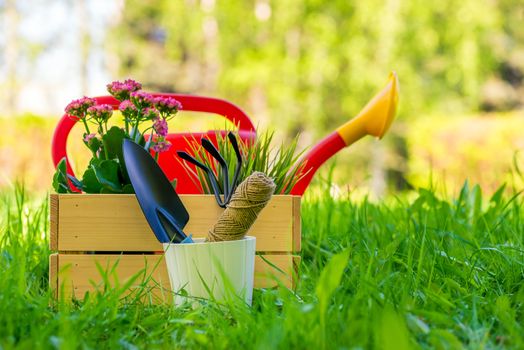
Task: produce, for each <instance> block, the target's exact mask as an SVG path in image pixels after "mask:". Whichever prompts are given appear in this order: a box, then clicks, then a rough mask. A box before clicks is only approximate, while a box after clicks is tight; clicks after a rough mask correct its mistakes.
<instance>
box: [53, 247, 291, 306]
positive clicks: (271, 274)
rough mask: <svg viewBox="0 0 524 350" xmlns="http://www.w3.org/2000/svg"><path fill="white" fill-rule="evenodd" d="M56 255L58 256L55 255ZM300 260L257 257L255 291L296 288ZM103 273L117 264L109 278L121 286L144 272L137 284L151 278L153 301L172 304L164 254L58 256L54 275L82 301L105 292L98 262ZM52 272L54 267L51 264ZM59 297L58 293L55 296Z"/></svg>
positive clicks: (62, 292)
mask: <svg viewBox="0 0 524 350" xmlns="http://www.w3.org/2000/svg"><path fill="white" fill-rule="evenodd" d="M55 255H56V254H55ZM299 261H300V257H299V256H296V255H289V254H274V255H263V256H258V255H257V256H256V257H255V281H254V286H255V288H271V287H274V286H276V285H277V284H282V285H284V286H286V287H288V288H292V287H293V281H294V280H295V279H294V276H295V273H296V268H295V267H296V264H297V263H298V262H299ZM96 262H98V265H99V266H100V267H102V269H103V270H104V271H106V270H107V271H110V270H111V268H112V267H113V266H114V264H115V263H118V266H117V268H116V269H115V275H112V276H110V279H109V280H110V281H111V283H114V281H115V280H118V281H119V284H120V285H122V284H124V283H125V282H126V280H127V279H129V278H130V277H132V276H134V275H135V274H137V273H138V272H139V271H141V270H144V269H145V267H146V266H147V270H144V274H143V275H141V277H140V278H138V279H137V283H136V284H137V285H139V284H140V281H143V278H144V277H147V276H151V280H150V282H149V284H148V287H150V288H151V297H152V299H151V300H152V301H154V302H157V303H159V302H160V303H161V302H171V295H170V283H169V276H168V273H167V266H166V264H165V261H164V259H163V255H161V254H158V255H102V254H101V255H88V254H58V255H57V256H56V261H55V266H56V268H55V271H56V272H55V274H54V275H55V276H56V274H57V276H58V278H57V280H56V283H55V284H54V286H55V287H56V286H57V287H56V290H57V291H58V290H60V295H64V296H65V297H66V298H69V297H71V296H73V295H74V296H75V297H76V298H79V299H82V298H83V297H84V295H85V293H86V292H87V291H94V290H95V289H97V288H100V289H102V288H103V287H104V285H103V278H102V277H101V274H100V271H99V269H98V268H97V263H96ZM50 269H51V265H50ZM56 295H58V294H55V296H56Z"/></svg>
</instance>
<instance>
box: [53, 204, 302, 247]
mask: <svg viewBox="0 0 524 350" xmlns="http://www.w3.org/2000/svg"><path fill="white" fill-rule="evenodd" d="M58 198H59V208H60V210H59V213H58V234H57V238H58V250H59V251H60V252H67V251H143V252H147V251H162V246H161V244H160V243H158V241H157V240H156V238H155V236H154V235H153V233H152V232H151V229H150V228H149V225H148V224H147V221H146V220H145V218H144V216H143V214H142V211H141V209H140V207H139V205H138V202H137V201H136V198H135V196H134V195H124V194H117V195H88V194H65V195H62V194H61V195H58ZM180 198H181V199H182V202H183V203H184V205H185V207H186V209H187V210H188V212H189V214H190V220H189V223H188V225H187V226H186V228H185V229H184V231H185V232H187V233H192V234H193V236H194V237H205V236H206V235H207V231H208V230H209V229H210V228H211V227H212V226H213V224H214V223H215V222H216V220H217V218H218V217H219V216H220V214H221V212H222V211H223V209H221V208H220V207H218V206H217V205H216V202H215V199H214V197H213V196H212V195H181V196H180ZM296 198H298V199H296ZM297 201H300V197H293V196H274V197H273V199H272V200H271V201H270V202H269V203H268V205H267V206H266V208H264V209H263V210H262V212H261V213H260V216H259V217H258V219H257V221H256V222H255V224H254V225H253V227H252V228H251V230H250V231H249V233H248V235H253V236H255V237H257V251H259V252H291V251H296V250H297V249H294V248H295V247H294V246H296V244H297V243H296V242H297V237H299V236H300V226H298V227H297V226H296V222H297V221H296V219H295V218H294V215H296V209H295V208H296V206H295V204H296V203H297ZM52 209H53V207H52ZM57 209H58V208H57ZM52 215H54V214H53V213H52Z"/></svg>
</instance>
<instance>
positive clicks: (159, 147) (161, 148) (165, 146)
mask: <svg viewBox="0 0 524 350" xmlns="http://www.w3.org/2000/svg"><path fill="white" fill-rule="evenodd" d="M170 148H171V142H169V141H166V140H163V141H158V142H157V143H156V144H154V145H153V146H152V147H151V149H152V150H153V151H155V152H156V153H162V152H166V151H169V149H170Z"/></svg>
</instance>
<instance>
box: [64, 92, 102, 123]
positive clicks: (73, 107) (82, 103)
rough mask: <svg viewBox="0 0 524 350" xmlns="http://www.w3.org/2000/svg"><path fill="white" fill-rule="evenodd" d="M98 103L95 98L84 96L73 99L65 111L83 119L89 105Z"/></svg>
mask: <svg viewBox="0 0 524 350" xmlns="http://www.w3.org/2000/svg"><path fill="white" fill-rule="evenodd" d="M95 104H96V100H95V99H94V98H89V97H86V96H84V97H82V98H80V99H78V100H73V101H71V102H70V103H69V104H68V105H67V106H66V108H65V112H66V113H67V114H69V115H72V116H74V117H77V118H80V119H83V118H85V116H86V111H87V109H88V108H89V107H92V106H94V105H95Z"/></svg>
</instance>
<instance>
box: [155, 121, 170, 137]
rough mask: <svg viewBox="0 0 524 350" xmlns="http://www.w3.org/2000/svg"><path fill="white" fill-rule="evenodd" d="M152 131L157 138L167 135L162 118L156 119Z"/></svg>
mask: <svg viewBox="0 0 524 350" xmlns="http://www.w3.org/2000/svg"><path fill="white" fill-rule="evenodd" d="M153 129H155V132H156V133H157V134H158V136H162V137H165V136H167V133H168V126H167V121H166V120H165V119H164V118H156V119H154V122H153Z"/></svg>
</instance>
